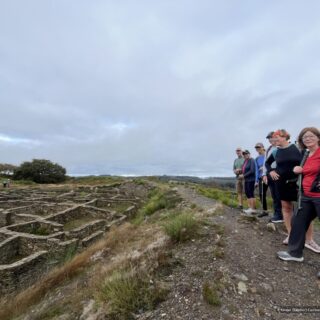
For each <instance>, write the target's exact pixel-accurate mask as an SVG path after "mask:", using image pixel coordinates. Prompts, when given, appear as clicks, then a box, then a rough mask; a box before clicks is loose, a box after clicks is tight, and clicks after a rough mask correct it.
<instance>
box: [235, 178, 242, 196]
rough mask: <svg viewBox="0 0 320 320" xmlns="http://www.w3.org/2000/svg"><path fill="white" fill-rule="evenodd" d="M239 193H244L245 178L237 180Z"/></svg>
mask: <svg viewBox="0 0 320 320" xmlns="http://www.w3.org/2000/svg"><path fill="white" fill-rule="evenodd" d="M236 189H237V193H238V194H239V193H243V178H237V182H236Z"/></svg>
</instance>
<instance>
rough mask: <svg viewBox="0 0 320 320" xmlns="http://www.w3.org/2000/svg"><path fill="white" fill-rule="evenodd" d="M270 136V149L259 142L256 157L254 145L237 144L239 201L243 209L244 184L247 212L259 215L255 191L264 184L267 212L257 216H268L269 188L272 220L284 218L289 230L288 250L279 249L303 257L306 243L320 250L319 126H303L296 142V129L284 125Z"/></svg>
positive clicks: (294, 258)
mask: <svg viewBox="0 0 320 320" xmlns="http://www.w3.org/2000/svg"><path fill="white" fill-rule="evenodd" d="M266 139H268V140H269V143H270V145H269V146H268V148H267V149H265V148H264V145H263V144H262V143H260V142H259V143H256V144H255V149H256V151H257V157H256V158H255V159H254V158H252V157H251V155H250V152H249V151H248V150H242V149H241V148H237V149H236V154H237V158H236V159H235V161H234V164H233V171H234V173H235V174H236V177H237V183H236V189H237V196H238V206H239V209H242V210H243V189H244V192H245V195H246V198H247V203H248V207H249V208H248V209H246V210H243V211H244V213H245V214H249V215H253V214H257V211H256V200H255V196H254V190H255V187H256V186H258V187H259V198H260V201H261V205H262V211H261V212H260V213H259V214H257V216H258V217H264V216H267V215H268V211H267V209H268V208H267V201H266V193H267V190H268V188H269V189H270V193H271V196H272V200H273V211H274V212H273V216H272V218H271V219H270V222H273V223H280V222H284V225H285V227H286V230H287V232H288V236H287V237H286V238H285V239H284V240H283V244H285V245H288V250H287V251H280V252H278V257H279V258H280V259H282V260H286V261H300V262H301V261H303V249H304V247H306V248H308V249H310V250H312V251H314V252H316V253H320V246H319V245H318V244H317V243H316V242H315V241H314V239H313V226H312V220H314V219H315V218H316V217H318V218H319V219H320V131H319V130H318V129H317V128H315V127H307V128H304V129H302V130H301V132H300V134H299V136H298V139H297V144H295V143H291V142H290V134H289V133H288V132H287V131H286V130H284V129H279V130H276V131H271V132H269V133H268V135H267V137H266ZM298 181H299V182H300V183H298ZM297 201H298V205H297V206H296V208H295V210H294V202H297Z"/></svg>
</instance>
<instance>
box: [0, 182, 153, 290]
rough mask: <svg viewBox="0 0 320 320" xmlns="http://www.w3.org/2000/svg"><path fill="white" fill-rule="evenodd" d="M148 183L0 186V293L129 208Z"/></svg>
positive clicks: (90, 239) (32, 277) (23, 282)
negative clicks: (5, 187) (7, 187)
mask: <svg viewBox="0 0 320 320" xmlns="http://www.w3.org/2000/svg"><path fill="white" fill-rule="evenodd" d="M147 192H148V188H147V187H146V186H142V185H135V184H134V183H133V182H125V183H122V184H120V183H119V184H113V185H106V186H93V187H75V188H71V187H69V188H67V187H64V188H61V187H60V188H59V187H55V188H54V187H51V188H50V187H41V188H26V189H10V190H8V189H7V191H2V192H0V295H8V294H12V293H14V292H16V291H17V290H20V289H23V288H27V287H28V286H30V285H32V284H33V283H34V282H35V281H36V280H37V279H39V277H40V276H42V275H44V274H45V273H47V272H48V271H49V270H50V269H52V268H53V267H54V266H57V265H59V264H61V263H63V261H65V260H66V259H67V258H68V257H70V255H72V254H74V253H76V252H80V251H81V250H83V249H84V248H86V247H88V246H89V245H91V244H92V243H94V242H95V241H96V240H98V239H100V238H101V237H102V236H103V235H104V234H105V233H106V232H107V231H108V230H109V228H110V227H111V226H112V225H113V224H119V223H121V222H122V221H123V220H125V219H127V218H128V217H130V216H131V215H132V214H134V213H135V212H136V211H137V209H138V208H139V206H140V205H141V202H142V200H143V198H145V197H146V195H147Z"/></svg>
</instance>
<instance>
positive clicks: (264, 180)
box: [262, 176, 268, 184]
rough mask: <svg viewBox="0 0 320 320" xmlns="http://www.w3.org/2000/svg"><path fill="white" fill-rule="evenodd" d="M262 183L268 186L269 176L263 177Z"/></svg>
mask: <svg viewBox="0 0 320 320" xmlns="http://www.w3.org/2000/svg"><path fill="white" fill-rule="evenodd" d="M262 181H263V183H264V184H268V177H267V176H263V177H262Z"/></svg>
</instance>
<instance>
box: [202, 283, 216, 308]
mask: <svg viewBox="0 0 320 320" xmlns="http://www.w3.org/2000/svg"><path fill="white" fill-rule="evenodd" d="M202 296H203V299H204V300H205V301H206V302H207V303H209V304H210V305H212V306H220V305H221V301H220V298H219V294H218V290H217V288H216V287H215V286H211V285H210V284H209V283H208V282H205V283H204V284H203V286H202Z"/></svg>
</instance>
